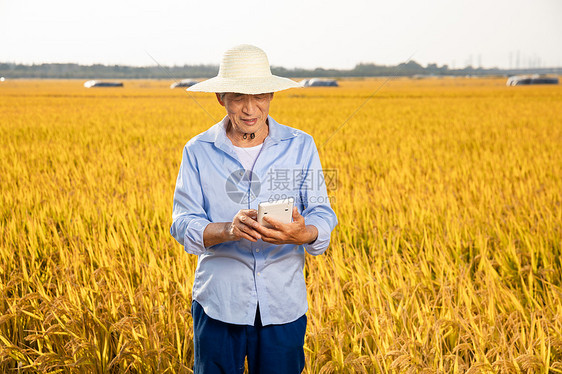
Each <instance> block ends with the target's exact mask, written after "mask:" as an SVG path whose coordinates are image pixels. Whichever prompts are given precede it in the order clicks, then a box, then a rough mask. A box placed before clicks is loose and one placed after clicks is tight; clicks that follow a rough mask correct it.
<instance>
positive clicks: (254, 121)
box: [242, 118, 258, 126]
mask: <svg viewBox="0 0 562 374" xmlns="http://www.w3.org/2000/svg"><path fill="white" fill-rule="evenodd" d="M257 121H258V119H257V118H251V119H242V122H244V123H245V124H246V125H248V126H252V125H255V124H256V122H257Z"/></svg>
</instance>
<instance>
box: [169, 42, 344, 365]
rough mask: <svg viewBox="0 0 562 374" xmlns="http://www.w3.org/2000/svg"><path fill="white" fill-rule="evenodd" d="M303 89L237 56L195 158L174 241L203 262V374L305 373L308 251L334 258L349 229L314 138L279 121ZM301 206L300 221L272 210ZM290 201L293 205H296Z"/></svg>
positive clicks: (196, 319)
mask: <svg viewBox="0 0 562 374" xmlns="http://www.w3.org/2000/svg"><path fill="white" fill-rule="evenodd" d="M293 87H298V85H297V84H296V83H295V82H294V81H292V80H290V79H286V78H281V77H277V76H274V75H272V74H271V70H270V67H269V62H268V60H267V56H266V55H265V53H264V52H263V51H262V50H261V49H259V48H257V47H254V46H250V45H241V46H237V47H234V48H232V49H230V50H228V51H227V52H226V53H225V55H224V57H223V60H222V62H221V65H220V70H219V74H218V76H217V77H215V78H212V79H209V80H206V81H203V82H201V83H198V84H196V85H194V86H191V87H190V88H188V90H190V91H200V92H213V93H215V94H216V97H217V100H218V102H219V103H220V104H221V105H222V106H224V107H225V109H226V116H225V117H224V119H223V120H222V121H220V122H219V123H217V124H215V125H214V126H212V127H211V128H210V129H209V130H207V131H205V132H203V133H201V134H199V135H197V136H195V137H194V138H192V139H191V140H190V141H189V142H188V143H187V144H186V146H185V148H184V150H183V157H182V162H181V166H180V171H179V174H178V178H177V183H176V190H175V193H174V207H173V223H172V227H171V229H170V232H171V234H172V236H173V237H174V238H175V239H176V240H177V241H178V242H179V243H180V244H182V245H183V246H184V247H185V251H186V252H188V253H191V254H195V255H197V256H198V262H197V269H196V271H195V280H194V284H193V303H192V315H193V330H194V350H195V357H194V371H195V373H205V374H209V373H242V372H243V371H244V361H245V359H246V358H247V360H248V368H249V370H250V373H300V372H301V371H302V370H303V368H304V350H303V345H304V335H305V330H306V311H307V309H308V304H307V295H306V286H305V279H304V273H303V269H304V259H305V251H306V252H308V253H309V254H311V255H319V254H322V253H323V252H324V251H325V250H326V248H327V247H328V244H329V242H330V234H331V232H332V230H333V229H334V227H335V226H336V224H337V219H336V215H335V213H334V211H333V210H332V208H331V207H330V203H329V200H328V196H327V192H326V186H325V183H324V174H323V172H322V167H321V165H320V160H319V157H318V151H317V149H316V146H315V144H314V140H313V139H312V137H311V136H310V135H308V134H306V133H304V132H303V131H300V130H297V129H293V128H290V127H287V126H284V125H281V124H279V123H277V122H276V121H275V120H274V119H273V118H271V117H270V116H269V107H270V104H271V101H272V100H273V92H276V91H281V90H284V89H288V88H293ZM278 199H285V201H292V202H294V208H293V211H292V220H290V222H288V223H282V222H280V221H278V220H275V219H272V218H267V216H266V218H264V220H263V222H262V224H260V223H258V220H257V211H256V208H257V207H258V204H259V203H261V202H268V201H269V202H271V201H274V200H278ZM288 199H290V200H288Z"/></svg>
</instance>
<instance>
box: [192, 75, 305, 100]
mask: <svg viewBox="0 0 562 374" xmlns="http://www.w3.org/2000/svg"><path fill="white" fill-rule="evenodd" d="M300 87H301V86H300V85H299V84H298V83H297V82H295V81H293V80H292V79H289V78H283V77H278V76H276V75H270V76H268V77H259V78H224V77H220V76H218V77H214V78H211V79H207V80H205V81H203V82H200V83H197V84H194V85H193V86H191V87H189V88H187V91H194V92H218V93H220V92H225V93H226V92H234V93H241V94H246V95H257V94H262V93H268V92H277V91H283V90H287V89H289V88H300Z"/></svg>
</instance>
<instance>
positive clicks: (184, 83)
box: [170, 79, 199, 88]
mask: <svg viewBox="0 0 562 374" xmlns="http://www.w3.org/2000/svg"><path fill="white" fill-rule="evenodd" d="M197 83H199V82H197V81H195V80H193V79H182V80H181V81H179V82H174V83H172V84H171V85H170V88H178V87H191V86H193V85H194V84H197Z"/></svg>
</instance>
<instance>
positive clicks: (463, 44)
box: [0, 0, 562, 69]
mask: <svg viewBox="0 0 562 374" xmlns="http://www.w3.org/2000/svg"><path fill="white" fill-rule="evenodd" d="M561 16H562V1H561V0H533V1H531V0H509V1H508V0H471V1H460V0H425V1H420V0H394V1H390V0H386V1H380V0H374V1H373V0H346V1H334V0H323V1H319V0H312V1H307V0H287V1H280V0H277V1H269V0H246V1H242V0H228V1H226V0H215V1H205V0H197V1H192V0H134V1H129V0H111V1H109V0H96V1H89V0H51V1H45V0H0V62H14V63H25V64H31V63H49V62H76V63H80V64H87V65H89V64H94V63H101V64H111V65H113V64H123V65H133V66H149V65H155V64H156V62H158V63H159V64H161V65H184V64H188V65H192V64H213V65H218V64H219V63H220V60H221V58H222V54H223V52H224V51H225V50H227V49H229V48H231V47H233V46H235V45H238V44H245V43H246V44H254V45H256V46H258V47H260V48H262V49H263V50H264V51H265V52H266V53H267V55H268V57H269V61H270V63H271V64H272V65H274V66H283V67H286V68H295V67H299V68H307V69H310V68H316V67H322V68H337V69H350V68H353V67H354V66H355V65H356V64H358V63H376V64H384V65H395V64H399V63H401V62H405V61H408V60H410V59H412V60H414V61H416V62H418V63H420V64H422V65H424V66H425V65H427V64H428V63H437V64H438V65H443V64H447V65H448V66H449V67H450V68H461V67H465V66H467V65H472V66H474V67H478V66H482V67H500V68H516V67H521V68H524V67H560V66H562V48H561V46H562V22H561V21H560V17H561Z"/></svg>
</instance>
